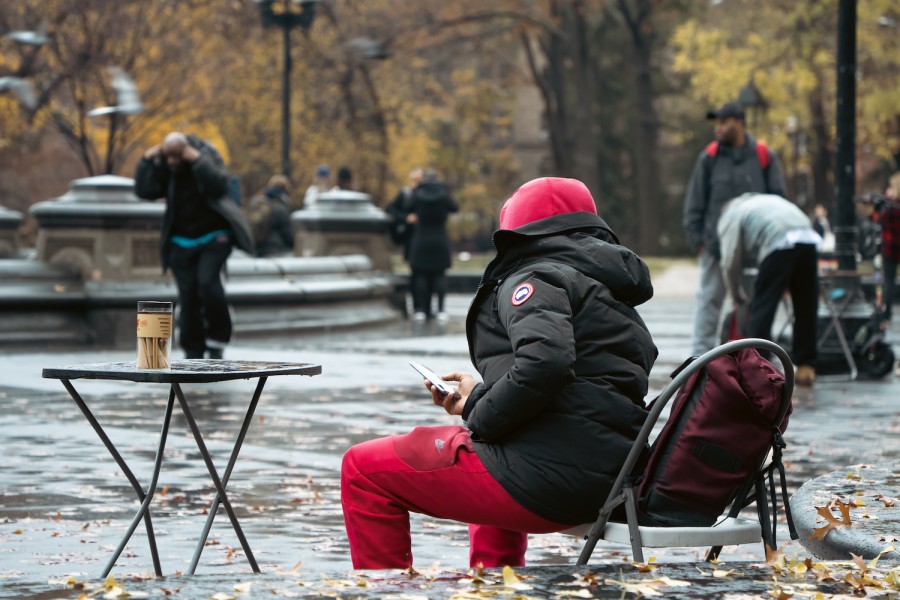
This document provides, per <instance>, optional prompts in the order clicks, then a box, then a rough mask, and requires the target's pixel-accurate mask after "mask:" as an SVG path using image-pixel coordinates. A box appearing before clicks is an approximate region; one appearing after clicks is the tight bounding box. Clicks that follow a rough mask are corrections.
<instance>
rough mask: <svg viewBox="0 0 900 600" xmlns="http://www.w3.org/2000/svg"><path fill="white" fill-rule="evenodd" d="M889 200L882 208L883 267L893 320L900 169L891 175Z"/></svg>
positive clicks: (899, 256) (899, 250)
mask: <svg viewBox="0 0 900 600" xmlns="http://www.w3.org/2000/svg"><path fill="white" fill-rule="evenodd" d="M884 195H885V196H886V197H887V200H888V202H887V203H885V206H884V207H883V208H882V209H881V260H882V262H881V268H882V273H883V274H884V295H883V298H882V299H883V302H884V312H883V315H882V316H883V317H884V319H885V320H886V321H890V320H891V314H892V312H893V310H892V309H893V304H894V290H895V289H896V279H897V263H898V262H900V171H898V172H896V173H894V174H893V175H891V179H890V183H889V184H888V187H887V189H886V190H885V192H884Z"/></svg>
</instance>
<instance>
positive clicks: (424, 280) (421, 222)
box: [407, 171, 459, 323]
mask: <svg viewBox="0 0 900 600" xmlns="http://www.w3.org/2000/svg"><path fill="white" fill-rule="evenodd" d="M457 210H459V209H458V207H457V206H456V202H454V201H453V198H452V197H451V196H450V190H448V189H447V186H446V185H444V184H443V183H441V182H440V181H438V177H437V174H436V173H435V172H434V171H428V172H426V173H425V174H424V176H423V178H422V183H420V184H419V185H418V186H416V188H415V189H414V190H413V194H412V208H411V210H410V212H409V215H408V216H407V223H409V224H411V225H413V226H414V229H413V234H412V239H411V240H410V242H409V257H408V260H409V267H410V271H411V274H410V287H411V288H412V296H413V322H415V323H423V322H424V321H425V320H426V319H429V318H431V317H432V316H433V314H434V313H433V312H432V298H433V297H435V296H436V297H437V319H438V322H439V323H446V322H447V312H446V310H445V306H444V301H445V297H446V295H447V275H446V272H447V269H449V268H450V265H451V262H452V259H451V256H450V238H449V237H448V236H447V217H448V216H449V215H450V213H454V212H456V211H457Z"/></svg>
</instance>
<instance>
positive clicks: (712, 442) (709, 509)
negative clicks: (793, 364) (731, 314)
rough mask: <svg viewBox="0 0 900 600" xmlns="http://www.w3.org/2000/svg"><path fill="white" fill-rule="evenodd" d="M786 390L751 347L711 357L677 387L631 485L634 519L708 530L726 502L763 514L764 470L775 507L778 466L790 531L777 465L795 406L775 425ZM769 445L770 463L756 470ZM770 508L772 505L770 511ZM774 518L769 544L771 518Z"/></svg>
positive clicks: (764, 520)
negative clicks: (634, 497) (635, 509)
mask: <svg viewBox="0 0 900 600" xmlns="http://www.w3.org/2000/svg"><path fill="white" fill-rule="evenodd" d="M691 360H693V359H690V360H688V361H687V362H685V364H684V365H682V366H681V367H679V369H678V370H677V371H676V372H675V373H673V374H672V376H673V377H675V376H676V375H677V374H678V373H679V372H680V371H681V370H682V369H683V368H684V367H686V366H687V365H688V364H689V363H690V362H691ZM783 389H784V376H783V375H782V374H781V372H780V371H778V370H777V369H776V368H775V366H774V365H773V364H772V363H770V362H769V361H767V360H765V359H764V358H762V356H760V354H759V352H757V351H756V350H755V349H753V348H746V349H743V350H738V351H737V352H733V353H731V354H726V355H724V356H721V357H719V358H716V359H714V360H713V361H711V362H710V363H709V364H708V365H706V367H704V368H702V369H700V370H699V371H697V372H696V373H694V374H693V375H692V376H691V377H690V378H689V379H688V381H687V383H686V384H685V385H684V386H683V387H682V389H681V390H679V392H678V395H677V396H676V398H675V400H674V403H673V404H672V408H671V414H670V416H669V418H668V419H667V421H666V424H665V426H664V427H663V429H662V431H660V433H659V435H658V436H657V438H656V440H655V441H654V443H653V445H652V446H651V448H650V454H649V456H648V458H647V463H646V465H645V467H644V469H643V472H642V474H641V475H640V476H639V479H638V481H637V482H636V483H635V489H636V493H637V503H638V520H639V522H640V523H641V524H642V525H652V526H667V527H675V526H703V527H708V526H710V525H712V524H714V523H715V522H716V520H717V519H718V518H719V517H720V516H721V515H722V513H723V511H724V510H725V509H726V508H727V507H728V506H729V504H731V505H732V512H731V513H729V514H730V515H731V516H736V515H737V512H738V511H739V510H740V509H741V508H743V507H744V506H747V505H748V504H750V503H751V502H753V501H756V503H757V510H759V511H767V510H768V506H767V503H766V501H765V482H764V476H765V474H766V473H767V474H768V475H769V484H770V487H771V488H772V489H771V491H772V501H773V505H774V502H775V498H776V496H775V490H774V480H773V471H774V470H778V471H779V474H780V476H781V485H782V496H783V498H784V503H785V510H787V511H788V525H789V528H790V530H791V535H792V536H793V535H795V534H794V531H793V523H792V521H791V519H790V512H789V510H790V508H789V506H788V504H787V492H786V489H785V482H784V467H783V466H782V464H781V449H782V448H783V447H784V440H783V439H782V437H781V434H782V433H784V431H785V429H786V428H787V424H788V416H789V415H790V413H791V410H792V408H793V407H792V406H790V405H789V406H788V409H787V414H786V415H785V417H784V419H783V421H782V422H781V423H780V427H779V426H778V425H779V424H777V423H775V421H776V420H777V419H778V413H779V409H780V405H781V401H782V392H783ZM770 447H773V448H774V452H773V455H774V456H773V459H772V462H771V464H769V465H768V466H767V467H766V468H764V469H760V467H761V465H762V461H763V460H764V458H765V455H766V454H767V453H768V451H769V448H770ZM754 473H756V476H754ZM754 487H755V488H756V496H755V497H754V495H753V494H751V492H752V491H753V490H754ZM748 498H749V500H748ZM775 510H777V507H776V506H773V514H774V511H775ZM760 521H761V523H762V524H763V528H764V530H765V529H766V528H767V526H768V523H769V519H768V513H766V515H763V513H762V512H760ZM772 523H773V527H772V530H773V533H772V538H771V545H772V547H773V548H774V543H775V542H774V519H773V520H772ZM766 539H767V543H769V542H768V540H769V538H768V537H767V538H766Z"/></svg>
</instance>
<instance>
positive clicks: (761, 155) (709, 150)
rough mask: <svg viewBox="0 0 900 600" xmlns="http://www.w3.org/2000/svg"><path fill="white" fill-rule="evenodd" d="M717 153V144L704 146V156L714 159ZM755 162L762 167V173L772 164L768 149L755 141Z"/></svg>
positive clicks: (711, 143)
mask: <svg viewBox="0 0 900 600" xmlns="http://www.w3.org/2000/svg"><path fill="white" fill-rule="evenodd" d="M718 153H719V142H717V141H715V140H713V141H711V142H710V143H709V144H707V145H706V155H707V156H709V157H710V158H715V157H716V154H718ZM756 160H758V161H759V166H760V167H762V169H763V171H765V170H766V169H768V168H769V164H770V163H771V162H772V156H771V155H770V154H769V147H768V146H767V145H766V143H765V142H763V141H761V140H757V141H756Z"/></svg>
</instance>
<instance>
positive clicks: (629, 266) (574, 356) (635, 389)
mask: <svg viewBox="0 0 900 600" xmlns="http://www.w3.org/2000/svg"><path fill="white" fill-rule="evenodd" d="M494 243H495V245H496V246H497V249H498V253H497V257H496V258H495V259H494V260H493V261H492V262H491V263H490V264H489V265H488V267H487V269H486V270H485V274H484V277H483V279H482V283H481V285H480V286H479V289H478V292H477V293H476V295H475V298H474V300H473V303H472V306H471V308H470V309H469V314H468V317H467V320H466V332H467V336H468V339H469V352H470V355H471V358H472V362H473V364H474V365H475V367H476V368H477V369H478V372H479V373H480V374H481V376H482V378H483V380H484V383H483V384H479V385H478V386H476V388H475V389H474V390H473V392H472V394H471V395H470V396H469V399H468V401H467V402H466V406H465V409H464V411H463V418H464V420H465V421H466V423H467V425H468V427H469V429H470V431H471V433H472V440H473V443H474V447H475V451H476V452H477V454H478V456H479V458H480V459H481V460H482V462H483V463H484V465H485V466H486V467H487V469H488V471H489V472H490V473H491V475H492V476H493V477H494V478H495V479H497V481H498V482H499V483H500V484H501V485H502V486H503V488H504V489H505V490H506V491H507V492H509V494H510V495H511V496H512V497H513V498H514V499H515V500H516V501H517V502H519V503H520V504H522V505H523V506H524V507H525V508H527V509H528V510H530V511H531V512H533V513H536V514H537V515H539V516H541V517H544V518H546V519H549V520H551V521H555V522H557V523H563V524H578V523H585V522H589V521H593V520H594V519H596V517H597V513H598V511H599V509H600V506H601V505H602V504H603V502H604V501H605V500H606V496H607V495H608V493H609V490H610V488H611V487H612V483H613V481H614V480H615V477H616V475H617V474H618V471H619V469H620V467H621V466H622V464H623V463H624V462H625V457H626V455H627V453H628V451H629V449H630V448H631V446H632V442H633V441H634V439H635V438H636V437H637V433H638V431H639V430H640V427H641V424H642V423H643V421H644V418H645V416H646V411H645V409H644V396H645V395H646V393H647V387H648V376H649V373H650V369H651V367H652V366H653V363H654V361H655V360H656V356H657V349H656V346H655V345H654V344H653V340H652V339H651V337H650V333H649V332H648V330H647V327H646V326H645V325H644V322H643V321H642V320H641V318H640V316H639V315H638V313H637V311H636V310H635V309H634V306H636V305H638V304H641V303H643V302H646V301H647V300H649V299H650V298H651V297H652V295H653V287H652V285H651V283H650V275H649V271H648V269H647V266H646V265H645V264H644V262H643V261H641V259H640V258H638V256H637V255H636V254H634V253H633V252H631V251H630V250H628V249H627V248H625V247H623V246H620V245H618V240H617V239H616V237H615V235H614V234H613V232H612V231H611V230H610V229H609V227H608V226H607V225H606V223H605V222H604V221H603V220H602V219H601V218H600V217H598V216H596V215H592V214H589V213H583V212H579V213H568V214H563V215H558V216H554V217H549V218H546V219H542V220H539V221H535V222H533V223H530V224H528V225H525V226H522V227H519V228H517V229H515V230H513V231H509V230H501V231H498V232H496V233H495V234H494ZM523 298H524V301H523Z"/></svg>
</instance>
